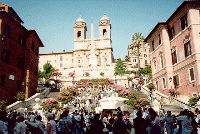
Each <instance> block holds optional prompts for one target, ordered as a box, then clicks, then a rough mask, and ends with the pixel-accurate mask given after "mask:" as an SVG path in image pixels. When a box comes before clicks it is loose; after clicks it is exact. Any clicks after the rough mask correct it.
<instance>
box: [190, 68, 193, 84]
mask: <svg viewBox="0 0 200 134" xmlns="http://www.w3.org/2000/svg"><path fill="white" fill-rule="evenodd" d="M190 78H191V81H193V80H194V69H193V68H191V69H190Z"/></svg>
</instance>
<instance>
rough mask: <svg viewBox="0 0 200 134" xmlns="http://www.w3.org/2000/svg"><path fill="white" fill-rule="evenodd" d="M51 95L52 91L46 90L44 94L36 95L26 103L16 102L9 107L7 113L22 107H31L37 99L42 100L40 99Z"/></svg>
mask: <svg viewBox="0 0 200 134" xmlns="http://www.w3.org/2000/svg"><path fill="white" fill-rule="evenodd" d="M49 93H50V89H49V88H46V89H45V90H44V91H43V92H41V93H36V94H34V95H33V96H31V97H29V98H28V99H27V100H25V101H16V102H15V103H13V104H11V105H9V106H7V107H6V111H7V112H9V111H11V110H15V109H19V108H21V107H22V108H25V107H29V106H30V105H31V104H33V103H35V99H36V98H40V99H43V98H46V97H47V95H48V94H49Z"/></svg>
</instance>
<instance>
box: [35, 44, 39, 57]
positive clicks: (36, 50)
mask: <svg viewBox="0 0 200 134" xmlns="http://www.w3.org/2000/svg"><path fill="white" fill-rule="evenodd" d="M38 49H39V48H38V47H37V46H36V48H35V55H36V56H38V54H39V52H38Z"/></svg>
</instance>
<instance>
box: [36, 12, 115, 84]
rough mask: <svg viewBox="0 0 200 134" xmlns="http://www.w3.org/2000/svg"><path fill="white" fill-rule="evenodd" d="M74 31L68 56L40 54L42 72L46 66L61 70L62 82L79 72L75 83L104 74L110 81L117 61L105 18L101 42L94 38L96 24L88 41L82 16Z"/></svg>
mask: <svg viewBox="0 0 200 134" xmlns="http://www.w3.org/2000/svg"><path fill="white" fill-rule="evenodd" d="M73 28H74V49H73V50H72V51H68V52H65V51H64V50H63V52H56V53H55V52H51V53H41V54H40V58H39V69H40V70H43V66H44V64H46V63H47V62H49V63H51V65H52V66H53V67H54V68H55V69H58V70H59V71H60V72H61V73H62V74H63V75H62V77H63V79H68V78H69V77H68V73H69V72H76V73H75V76H76V79H77V80H78V79H81V78H88V77H86V76H85V72H89V74H90V77H93V78H99V77H102V76H100V73H101V72H103V73H105V74H106V76H107V77H113V76H114V64H115V63H114V57H113V49H112V46H111V42H112V40H111V23H110V20H109V18H108V17H107V16H106V14H104V15H103V17H102V18H101V19H100V21H99V38H94V34H93V24H92V23H91V39H87V38H86V32H87V25H86V22H85V21H84V20H83V19H82V17H81V16H80V17H79V18H78V19H77V20H76V22H75V26H74V27H73Z"/></svg>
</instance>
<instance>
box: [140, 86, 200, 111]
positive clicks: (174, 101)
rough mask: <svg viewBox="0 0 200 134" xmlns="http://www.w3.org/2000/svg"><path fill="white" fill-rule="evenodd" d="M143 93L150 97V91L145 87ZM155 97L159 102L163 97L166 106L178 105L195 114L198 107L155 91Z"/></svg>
mask: <svg viewBox="0 0 200 134" xmlns="http://www.w3.org/2000/svg"><path fill="white" fill-rule="evenodd" d="M141 91H142V92H143V93H144V94H146V95H147V96H150V90H149V89H148V88H147V87H146V86H145V85H144V86H142V88H141ZM153 97H154V99H157V100H158V101H160V99H161V97H163V101H164V102H165V103H166V104H172V105H177V106H180V107H182V108H183V109H189V110H190V111H193V112H194V110H195V108H196V107H197V105H195V106H191V105H189V103H188V102H183V101H181V100H179V99H177V98H176V97H170V96H167V95H165V94H162V93H160V92H158V91H154V94H153ZM198 107H199V108H200V105H198Z"/></svg>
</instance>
